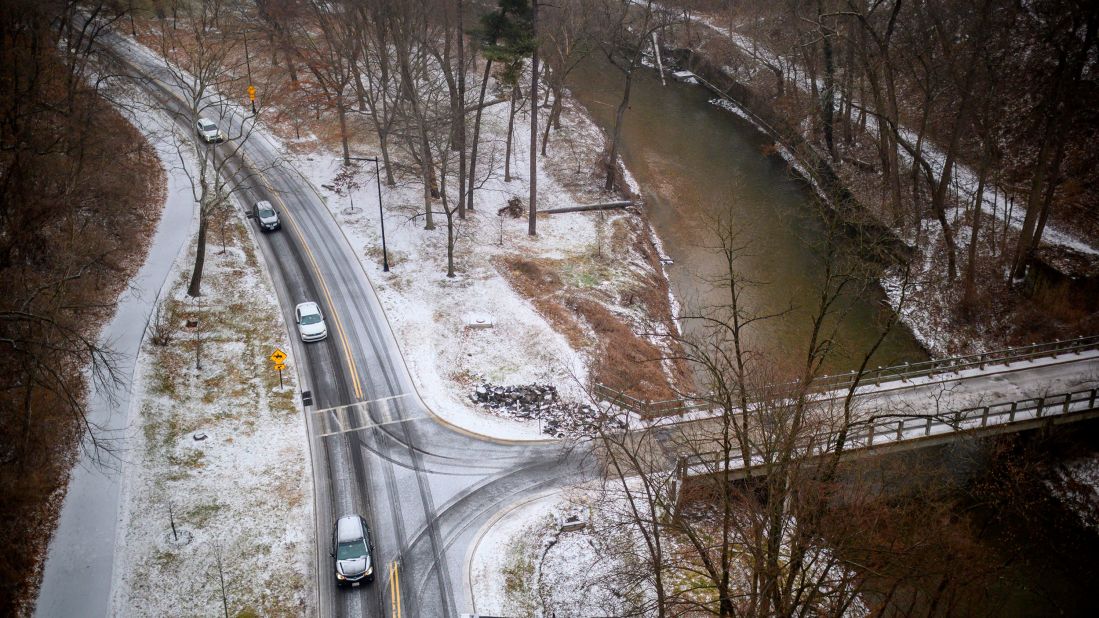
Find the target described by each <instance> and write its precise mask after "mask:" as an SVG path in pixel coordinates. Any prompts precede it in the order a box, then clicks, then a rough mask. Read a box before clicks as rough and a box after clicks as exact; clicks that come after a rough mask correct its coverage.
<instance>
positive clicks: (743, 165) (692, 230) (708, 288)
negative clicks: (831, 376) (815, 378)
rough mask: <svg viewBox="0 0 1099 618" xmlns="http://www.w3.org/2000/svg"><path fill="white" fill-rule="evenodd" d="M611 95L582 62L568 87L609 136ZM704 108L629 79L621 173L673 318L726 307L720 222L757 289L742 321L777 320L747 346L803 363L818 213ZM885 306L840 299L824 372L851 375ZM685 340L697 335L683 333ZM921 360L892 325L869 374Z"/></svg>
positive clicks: (702, 94) (802, 190)
mask: <svg viewBox="0 0 1099 618" xmlns="http://www.w3.org/2000/svg"><path fill="white" fill-rule="evenodd" d="M622 83H623V79H622V74H621V73H620V72H619V71H617V70H616V69H615V68H614V67H611V66H610V65H609V64H608V63H607V62H606V61H605V60H603V59H602V58H599V57H596V56H594V55H593V56H592V57H591V58H589V59H588V60H587V61H586V62H584V63H583V64H581V66H579V67H577V69H576V70H575V71H574V72H573V73H572V74H571V75H570V79H569V84H568V87H569V89H570V91H571V92H572V95H573V97H574V98H575V99H576V100H578V101H579V102H580V103H581V104H583V105H584V107H585V108H587V110H588V111H589V112H590V113H591V115H592V117H593V118H594V119H595V121H596V123H597V124H598V125H599V126H600V127H601V128H602V129H603V130H604V131H605V132H606V133H607V134H608V135H609V134H610V132H611V131H612V130H613V127H614V115H615V111H616V108H617V106H618V103H619V101H620V100H621V96H622ZM709 99H710V93H709V92H708V91H707V90H705V89H704V88H702V87H701V86H697V85H691V84H685V83H678V82H675V81H673V80H672V79H671V78H670V77H669V78H668V82H667V84H666V85H662V84H661V81H660V78H659V76H658V74H657V73H656V72H655V71H651V70H639V71H637V72H636V73H635V75H634V79H633V86H632V93H631V96H630V107H629V109H628V110H627V111H626V114H625V119H624V121H623V126H622V134H621V142H620V153H621V156H622V161H623V163H624V164H625V166H626V168H627V169H628V170H629V171H630V173H631V174H632V175H633V177H634V178H635V179H636V180H637V182H638V184H640V186H641V193H642V197H643V198H644V202H645V206H644V208H645V211H646V213H647V215H648V218H649V222H650V224H651V225H652V227H653V229H654V230H655V232H656V234H657V236H659V238H660V240H661V241H662V243H663V249H664V251H665V253H666V254H667V256H668V257H669V258H671V260H672V262H673V263H672V264H670V265H668V266H667V273H668V278H669V281H670V284H671V287H672V291H673V293H674V294H675V295H676V298H677V299H678V300H679V301H680V303H681V304H682V305H683V307H684V309H685V310H687V311H693V310H697V309H699V308H702V307H713V306H718V305H724V304H727V302H728V294H729V292H728V290H727V289H726V290H722V289H720V288H718V287H715V286H714V285H713V284H712V283H710V282H711V281H713V280H714V279H715V278H716V277H720V276H721V275H723V274H724V273H725V272H726V270H727V269H726V267H725V265H724V258H723V256H722V255H721V254H720V253H719V252H718V251H716V250H715V246H716V244H717V242H718V241H717V237H716V236H715V234H714V232H713V229H714V222H715V221H719V220H731V221H732V223H733V227H734V229H735V230H736V233H737V235H738V237H737V243H738V244H743V245H744V249H743V251H742V254H741V256H740V258H739V259H738V262H737V265H736V268H737V271H738V275H739V276H740V277H742V278H744V279H745V280H751V281H753V282H756V283H753V284H751V285H748V286H746V287H745V288H744V289H743V292H742V300H743V303H744V304H745V305H746V306H747V307H748V310H749V311H750V312H751V313H753V314H757V315H763V314H776V313H782V314H783V315H781V316H780V317H776V318H772V319H768V320H764V321H760V322H757V323H756V324H755V325H754V326H753V328H752V329H751V331H750V334H748V335H747V337H748V338H749V342H748V343H749V344H750V345H751V346H753V347H754V348H755V349H757V350H759V351H762V352H766V353H771V354H773V355H774V356H776V357H781V356H784V355H785V356H787V357H789V355H790V354H794V355H796V358H798V359H800V358H804V350H806V348H807V342H808V338H809V334H810V329H811V327H812V324H811V317H812V314H813V310H814V304H815V302H816V299H817V298H818V296H819V288H820V284H821V281H822V280H823V277H824V266H823V260H822V258H821V256H820V253H819V249H820V244H821V243H820V238H821V237H822V236H823V235H824V234H825V220H824V217H823V215H822V212H821V210H820V208H821V206H820V205H819V203H818V201H817V200H816V199H815V197H814V195H813V193H812V192H811V189H810V188H809V186H808V185H807V184H806V183H805V181H803V180H802V179H800V178H798V177H796V176H794V175H793V174H792V173H791V172H790V170H789V168H788V166H787V165H786V163H785V161H783V160H782V159H781V158H780V157H779V156H777V155H774V154H771V153H768V152H767V151H768V149H769V147H770V146H771V144H772V141H771V140H770V139H769V138H767V137H766V136H764V135H762V134H760V133H759V132H758V131H757V130H756V129H755V128H754V127H752V126H751V125H750V124H748V123H747V122H746V121H744V120H742V119H741V118H739V117H737V116H735V115H733V114H731V113H729V112H727V111H725V110H722V109H719V108H717V107H715V106H713V105H710V104H709V103H708V102H707V101H708V100H709ZM551 146H552V143H551ZM852 242H855V241H852ZM884 300H885V298H884V294H883V293H882V291H881V289H880V288H879V287H877V286H876V285H873V284H870V285H866V286H858V291H857V292H853V293H849V294H846V295H845V296H844V298H843V299H842V302H841V303H840V305H841V306H842V310H841V311H840V312H837V317H836V318H835V322H834V326H835V328H836V340H837V343H838V344H839V353H838V354H835V355H833V357H832V358H831V359H830V361H829V362H828V363H827V364H826V367H825V369H826V371H828V372H830V373H836V372H841V371H848V370H851V369H854V368H855V367H856V366H857V364H858V362H859V360H860V359H861V355H862V354H864V352H865V350H867V349H869V347H870V345H871V344H872V343H873V341H874V340H875V339H876V338H877V337H878V336H879V334H880V333H881V329H882V325H883V323H884V322H885V320H886V318H888V317H889V316H890V315H891V311H892V310H891V309H890V308H889V307H888V305H887V304H886V303H885V302H884ZM686 331H687V334H688V335H690V334H697V333H691V327H690V326H689V325H687V327H686ZM926 358H927V356H926V353H925V352H924V350H923V348H922V347H921V346H920V345H919V343H918V342H917V341H916V340H915V338H913V336H912V334H911V333H910V332H909V331H908V330H907V329H906V328H905V327H904V326H903V325H900V324H898V325H896V326H894V327H893V328H892V330H891V332H890V333H889V334H888V335H887V337H886V340H885V341H884V343H883V344H882V346H881V347H880V348H879V349H878V351H877V352H876V353H875V355H874V357H873V358H872V362H871V365H870V366H871V367H874V366H877V365H880V366H888V365H893V364H899V363H903V362H914V361H918V360H924V359H926Z"/></svg>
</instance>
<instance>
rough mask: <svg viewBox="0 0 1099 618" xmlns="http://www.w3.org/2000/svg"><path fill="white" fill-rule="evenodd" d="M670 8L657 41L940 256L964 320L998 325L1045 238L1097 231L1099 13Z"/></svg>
mask: <svg viewBox="0 0 1099 618" xmlns="http://www.w3.org/2000/svg"><path fill="white" fill-rule="evenodd" d="M675 6H677V7H680V17H681V19H680V20H679V22H680V23H681V24H683V25H682V26H680V27H679V28H677V29H676V30H675V31H674V32H669V33H668V37H667V39H666V44H667V45H682V46H690V47H693V48H695V49H696V50H697V51H701V54H702V56H704V57H706V58H707V59H708V60H709V61H712V62H713V63H714V64H717V65H719V66H721V65H723V66H725V67H726V69H727V73H726V74H727V75H728V76H730V77H731V78H732V79H733V80H735V81H736V82H737V83H739V84H740V85H741V86H744V87H746V88H747V90H746V91H744V90H742V91H738V92H737V93H734V95H735V96H736V97H738V98H739V99H743V100H744V102H745V103H747V105H748V107H749V109H750V110H752V111H755V112H757V113H760V114H763V115H764V116H765V117H766V120H768V121H770V123H771V125H770V126H771V127H772V128H773V129H774V130H775V132H776V135H778V136H779V137H780V139H782V140H783V141H785V142H786V144H787V146H789V148H790V150H792V151H794V152H796V153H798V156H799V157H801V158H802V160H803V163H805V164H806V165H805V167H806V169H808V170H810V172H811V173H812V174H814V175H815V176H816V177H817V178H816V180H818V181H820V182H824V183H829V182H831V181H833V180H837V179H838V182H839V184H841V185H843V186H844V187H845V188H846V189H849V190H851V191H852V194H853V196H854V199H856V200H857V201H858V202H859V203H860V204H861V206H862V207H864V208H865V209H867V210H868V211H870V212H872V213H873V214H874V216H875V217H876V218H877V219H878V220H879V221H883V222H885V223H886V224H887V225H889V226H891V227H893V228H894V229H896V230H898V232H899V234H900V235H901V237H902V238H903V239H904V241H905V242H906V243H907V244H909V245H910V246H913V247H916V248H917V249H918V250H920V251H921V252H923V253H926V254H933V255H934V256H935V258H934V264H933V270H932V272H931V273H929V274H928V278H929V279H933V280H934V285H935V287H936V288H938V289H941V290H943V293H944V295H945V296H946V297H947V298H948V302H947V303H946V305H945V310H947V311H949V312H954V313H956V314H957V316H958V319H959V320H960V321H961V322H962V323H964V322H966V321H968V320H972V319H975V318H977V316H979V315H980V314H982V312H984V313H987V312H989V311H991V312H994V313H1002V312H1003V309H1002V307H1001V306H1000V304H1001V303H1003V302H1004V299H1005V298H1010V297H1013V293H1012V292H1010V290H1011V289H1012V288H1015V289H1016V290H1018V289H1019V287H1020V283H1021V282H1022V281H1023V279H1024V278H1025V276H1026V275H1027V268H1028V265H1029V264H1030V263H1031V260H1032V258H1034V256H1035V252H1036V251H1037V250H1038V249H1039V247H1040V246H1041V244H1042V240H1043V238H1048V236H1049V234H1048V229H1049V227H1052V226H1056V227H1057V228H1058V230H1060V231H1063V232H1065V233H1068V234H1070V235H1074V236H1076V237H1078V238H1085V239H1086V238H1094V237H1095V234H1096V233H1097V231H1099V213H1097V211H1096V208H1095V204H1096V203H1097V199H1099V196H1097V194H1096V192H1095V181H1096V170H1097V169H1099V166H1097V165H1096V156H1097V155H1096V151H1095V149H1094V148H1093V147H1092V146H1091V145H1092V144H1094V142H1095V139H1096V131H1097V127H1099V117H1096V115H1095V110H1096V109H1097V108H1099V106H1097V99H1096V97H1097V91H1096V89H1095V85H1094V84H1095V75H1096V73H1095V71H1096V63H1095V52H1096V49H1097V45H1099V39H1097V38H1096V28H1097V20H1099V17H1097V15H1099V11H1097V6H1096V4H1095V3H1094V2H1090V1H1087V0H1077V1H1072V0H1069V1H1062V0H1050V1H1044V2H1036V3H1025V4H1021V3H1017V2H1008V1H999V0H988V1H981V2H972V3H961V4H959V3H951V2H906V1H903V0H902V1H900V2H863V1H856V0H828V1H813V2H803V1H800V0H793V1H790V2H780V3H766V4H754V3H748V4H745V3H729V2H720V1H716V0H697V1H683V2H677V3H675ZM976 195H982V196H983V199H982V200H980V202H981V205H982V206H983V208H977V207H975V205H976V204H977V202H978V200H977V199H976V197H975V196H976ZM1009 220H1010V221H1012V223H1011V224H1008V223H1006V222H1007V221H1009ZM1005 292H1007V293H1006V294H1005ZM1016 293H1017V292H1016ZM1014 315H1015V318H1014V319H1015V320H1018V319H1019V316H1018V314H1014ZM1055 319H1056V318H1055ZM1008 321H1010V319H1009V320H1008ZM1068 328H1069V330H1073V329H1076V328H1080V326H1079V325H1069V326H1068Z"/></svg>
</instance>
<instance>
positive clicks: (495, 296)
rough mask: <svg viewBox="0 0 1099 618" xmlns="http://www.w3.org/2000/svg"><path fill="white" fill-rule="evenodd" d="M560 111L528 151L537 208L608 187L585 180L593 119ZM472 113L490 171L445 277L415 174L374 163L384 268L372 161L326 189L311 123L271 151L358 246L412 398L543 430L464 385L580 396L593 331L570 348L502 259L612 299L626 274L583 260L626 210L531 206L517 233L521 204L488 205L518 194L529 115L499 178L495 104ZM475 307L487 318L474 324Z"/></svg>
mask: <svg viewBox="0 0 1099 618" xmlns="http://www.w3.org/2000/svg"><path fill="white" fill-rule="evenodd" d="M563 115H564V117H563V122H562V129H561V130H560V131H556V132H554V134H553V136H552V138H551V146H550V150H549V153H550V156H549V157H548V158H541V157H540V159H539V167H538V208H539V210H540V211H542V210H548V209H553V208H564V207H570V206H577V205H580V204H585V203H596V202H600V201H607V200H609V199H617V198H616V197H615V196H608V195H606V194H604V193H602V192H601V191H599V190H597V189H594V188H593V187H594V186H595V185H596V182H595V181H594V179H593V178H592V177H591V172H592V169H593V167H594V166H593V164H592V163H593V162H594V160H595V157H596V156H598V153H599V152H600V151H601V150H602V147H603V139H604V138H603V135H602V133H601V131H600V130H599V129H598V128H597V127H596V126H595V125H594V124H593V123H592V122H591V120H590V119H589V118H588V117H587V116H586V115H585V114H584V113H583V112H582V111H581V110H580V109H579V108H578V107H576V106H575V105H574V104H572V103H571V102H568V103H566V105H565V112H564V114H563ZM482 123H483V124H482V145H481V154H480V157H481V158H480V163H479V167H480V168H481V169H486V167H487V166H489V165H492V169H493V170H494V172H493V174H492V175H491V177H490V178H489V179H488V180H487V182H485V183H484V186H483V188H481V189H480V190H478V191H477V192H476V193H475V209H474V211H473V212H470V213H468V217H467V219H466V220H464V221H458V222H457V225H456V227H457V234H458V243H457V247H456V250H455V253H456V256H455V268H456V271H457V274H456V276H455V277H452V278H448V277H447V276H446V237H447V230H446V218H445V217H444V216H443V215H442V213H441V210H442V208H441V206H439V205H438V203H437V202H436V206H435V209H436V211H437V212H436V213H435V216H434V218H435V226H436V229H435V230H433V231H429V230H425V229H424V217H423V193H422V192H423V189H422V184H421V182H420V180H419V178H418V177H403V178H402V177H400V176H398V179H397V186H396V187H392V188H391V187H388V186H386V185H385V182H384V171H383V183H382V187H381V194H382V195H381V199H382V202H383V204H384V212H385V239H386V247H387V249H388V257H389V264H390V272H388V273H386V272H383V270H382V243H381V226H380V224H379V216H380V215H379V208H378V187H377V184H376V181H375V174H374V166H373V164H365V165H364V166H363V167H362V168H361V173H360V174H359V175H358V176H357V177H358V180H359V183H360V186H359V188H358V189H356V190H355V191H353V192H352V194H351V195H350V196H347V195H343V196H341V195H338V194H337V193H336V192H335V191H333V190H332V189H330V188H326V187H325V185H329V186H331V184H332V180H333V178H334V177H335V176H336V174H337V173H338V172H339V171H340V169H341V168H342V159H341V156H340V154H339V153H338V152H337V151H333V150H327V149H326V148H325V147H324V146H323V145H322V144H321V143H320V142H319V141H318V140H317V139H316V138H315V137H313V136H311V135H305V136H303V139H301V140H289V139H284V141H285V142H286V147H285V148H284V151H287V152H291V153H296V154H292V155H290V157H289V158H288V163H289V164H290V165H292V166H293V167H294V168H295V169H297V170H298V171H300V172H301V173H302V174H303V175H304V176H305V177H306V179H308V180H309V181H310V183H311V184H312V185H313V186H314V187H316V188H317V189H318V191H319V193H320V195H321V196H322V198H323V199H324V200H325V201H326V203H328V204H329V206H330V207H331V210H332V214H333V216H334V217H335V218H336V219H337V221H338V222H339V223H340V226H341V229H342V230H343V232H344V234H345V235H346V237H347V239H348V241H349V242H350V243H351V245H352V247H353V248H354V249H355V250H356V252H357V253H358V255H359V257H360V260H361V262H362V264H363V267H364V268H365V269H366V271H367V274H368V275H369V278H370V281H371V283H372V285H373V286H374V289H375V291H376V292H377V293H378V295H379V297H380V298H381V300H382V304H383V307H384V308H385V311H386V314H387V317H388V319H389V321H390V323H391V325H392V326H393V329H394V332H395V334H396V336H397V340H398V342H399V344H400V347H401V351H402V353H403V354H404V357H405V360H406V362H407V364H408V366H409V370H410V373H411V375H412V376H413V380H414V381H415V383H416V386H417V389H418V390H419V392H420V396H421V397H422V399H423V400H424V402H425V403H426V404H427V406H428V407H429V408H430V409H431V410H432V412H434V413H435V414H436V415H438V416H439V417H440V418H441V419H443V420H444V421H446V422H448V423H452V424H454V425H457V426H460V427H462V428H465V429H467V430H471V431H474V432H477V433H480V434H482V435H489V436H492V437H495V438H503V439H542V438H545V437H546V436H545V435H543V434H542V433H541V432H540V428H539V424H538V423H537V422H536V421H530V420H527V421H524V420H517V419H513V418H510V417H507V418H505V417H500V416H495V415H493V414H492V413H491V412H490V411H487V410H484V409H482V408H479V407H477V406H475V405H473V404H472V403H471V402H470V399H469V397H470V395H471V394H472V392H473V391H474V389H475V388H476V387H477V385H478V384H480V383H481V381H482V380H484V381H487V382H490V383H493V384H500V385H520V384H531V383H535V382H538V383H546V384H553V385H555V386H556V387H557V389H558V391H559V393H560V395H561V397H562V399H563V400H566V401H576V402H582V401H586V400H587V398H586V396H585V387H586V386H587V382H588V367H589V363H590V362H591V361H592V357H591V355H592V354H593V353H594V352H595V351H596V346H597V345H598V343H599V342H598V339H597V337H596V336H595V335H594V333H588V337H587V342H586V343H587V344H588V345H583V346H579V347H578V346H576V345H575V343H576V342H575V341H571V342H570V341H569V340H568V339H567V338H566V337H565V336H564V335H562V334H561V333H560V332H558V331H557V330H555V328H554V326H553V325H552V324H551V323H550V322H549V321H548V320H547V318H546V317H545V316H544V315H542V314H541V313H539V311H538V310H537V309H536V308H535V307H534V306H533V305H532V303H531V302H530V300H529V299H527V298H525V297H524V296H523V295H522V294H521V293H520V292H518V291H517V290H516V289H515V288H514V287H513V286H512V285H511V284H510V283H509V281H508V279H507V277H506V276H505V273H504V271H505V270H506V269H507V265H506V261H505V260H507V259H509V258H514V257H515V256H522V257H524V258H530V259H538V260H555V261H563V262H567V263H568V265H569V266H568V267H570V268H573V269H575V272H574V273H565V274H564V275H565V276H564V278H566V279H568V278H569V277H574V278H575V279H576V280H577V281H578V283H579V285H581V286H593V287H596V288H599V289H602V290H605V291H607V292H608V293H607V294H606V297H607V298H614V297H615V296H616V295H615V294H614V293H613V291H614V288H615V286H617V285H622V284H623V282H624V281H625V282H626V283H628V282H629V277H630V273H629V272H628V271H626V269H619V272H614V273H611V274H610V275H609V277H608V278H606V279H605V280H601V281H593V282H589V281H587V280H586V279H585V278H586V273H585V268H586V267H587V266H590V265H591V264H593V263H595V262H596V256H597V254H598V253H599V252H600V251H605V250H606V248H605V247H604V245H607V244H608V243H609V242H610V240H609V238H610V236H611V234H613V233H614V231H615V229H616V227H617V226H616V221H618V220H619V219H623V218H626V217H632V216H635V215H630V214H624V213H622V212H621V211H606V212H587V213H567V214H556V215H544V216H541V217H539V219H538V234H537V236H535V237H531V236H529V235H528V234H527V217H526V215H525V214H524V215H523V216H521V217H519V218H512V217H509V216H506V215H503V216H501V215H498V214H497V211H498V210H499V209H500V208H502V207H504V206H506V205H507V202H508V200H509V199H511V198H513V197H515V198H519V199H520V200H521V201H522V203H523V206H524V209H525V206H526V203H527V199H528V195H529V188H528V183H527V179H526V176H527V173H528V169H529V167H528V166H529V159H528V156H529V142H527V141H526V140H525V139H523V137H520V136H524V137H525V136H526V135H529V126H530V125H529V115H527V114H522V113H521V114H519V115H518V116H517V117H516V121H515V125H516V126H515V135H516V138H515V141H514V143H513V150H514V153H513V164H512V172H513V178H512V180H511V182H505V181H504V179H503V162H502V160H500V157H501V156H502V152H503V144H502V139H503V137H502V136H503V135H505V134H506V131H507V106H505V105H494V106H490V107H488V108H486V109H485V115H484V118H483V120H482ZM366 148H369V146H366V147H363V149H366ZM493 153H495V157H494V158H493ZM367 154H370V155H375V154H377V153H375V152H369V153H367ZM630 180H632V179H630V178H629V176H628V174H627V182H630ZM452 182H453V181H452ZM451 199H453V198H451ZM352 201H353V202H354V207H355V208H354V210H352V209H351V205H352ZM456 220H457V218H456ZM638 262H639V260H635V261H634V263H635V264H636V263H638ZM673 302H674V301H673ZM619 312H620V313H623V314H624V313H627V312H628V310H625V309H619ZM477 318H481V319H484V320H485V321H486V322H488V323H490V324H491V326H490V327H487V328H482V327H477V326H476V325H475V321H476V319H477ZM633 318H635V319H638V320H641V319H643V318H641V317H640V316H637V315H634V316H633ZM471 324H474V325H473V326H471Z"/></svg>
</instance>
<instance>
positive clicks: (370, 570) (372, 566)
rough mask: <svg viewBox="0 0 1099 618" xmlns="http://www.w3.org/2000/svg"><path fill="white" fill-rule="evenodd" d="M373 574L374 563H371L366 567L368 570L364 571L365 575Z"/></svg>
mask: <svg viewBox="0 0 1099 618" xmlns="http://www.w3.org/2000/svg"><path fill="white" fill-rule="evenodd" d="M373 574H374V565H370V566H368V567H366V570H365V571H363V575H368V576H369V575H373Z"/></svg>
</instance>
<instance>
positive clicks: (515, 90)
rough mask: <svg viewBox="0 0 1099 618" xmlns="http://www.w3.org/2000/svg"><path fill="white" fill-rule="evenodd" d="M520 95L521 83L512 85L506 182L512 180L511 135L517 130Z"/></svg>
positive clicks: (505, 168)
mask: <svg viewBox="0 0 1099 618" xmlns="http://www.w3.org/2000/svg"><path fill="white" fill-rule="evenodd" d="M519 96H520V95H519V84H515V85H513V86H512V87H511V107H510V108H509V109H508V137H507V142H506V145H505V146H504V182H511V136H512V133H514V131H515V99H516V98H517V97H519Z"/></svg>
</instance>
